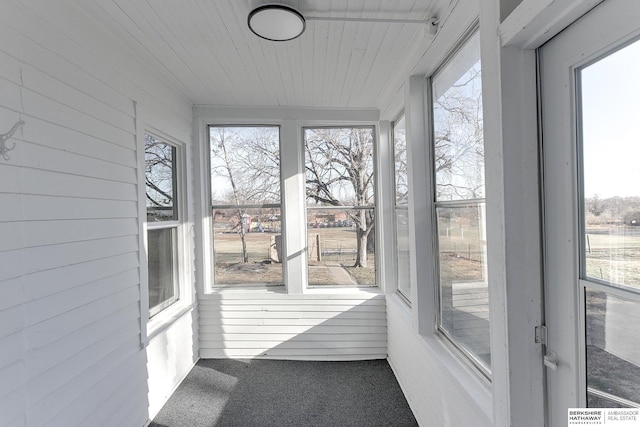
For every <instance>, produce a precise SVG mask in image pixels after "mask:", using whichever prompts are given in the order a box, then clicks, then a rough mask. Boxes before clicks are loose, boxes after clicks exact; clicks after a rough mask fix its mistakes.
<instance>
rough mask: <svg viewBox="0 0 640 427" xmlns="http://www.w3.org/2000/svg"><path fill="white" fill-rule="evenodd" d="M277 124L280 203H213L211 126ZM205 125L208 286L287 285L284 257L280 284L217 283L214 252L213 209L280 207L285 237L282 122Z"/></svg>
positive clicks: (212, 288) (210, 123)
mask: <svg viewBox="0 0 640 427" xmlns="http://www.w3.org/2000/svg"><path fill="white" fill-rule="evenodd" d="M234 127H235V128H277V129H278V155H279V164H278V174H279V176H278V181H279V185H280V203H257V204H256V203H248V204H242V205H234V204H224V205H223V204H220V205H214V204H213V198H212V188H213V180H212V177H211V129H212V128H234ZM204 129H205V137H206V144H204V145H205V149H206V156H205V157H206V160H205V162H206V171H205V173H206V181H207V185H206V188H207V193H206V194H205V200H206V205H205V208H206V209H207V214H206V218H209V221H208V222H209V224H208V227H207V228H208V231H209V232H208V233H207V234H208V236H207V237H206V239H207V241H208V246H209V250H208V251H206V255H205V256H207V257H208V258H209V263H210V269H209V270H210V271H209V272H208V277H210V282H209V286H208V289H209V291H216V290H220V289H224V288H229V287H232V288H236V289H242V288H247V287H252V288H256V287H258V288H266V287H269V288H273V287H282V286H284V287H286V286H287V283H286V277H285V269H286V262H287V260H286V258H285V259H284V260H282V262H281V266H282V283H281V284H268V283H263V282H250V283H242V284H226V283H216V273H215V269H216V252H215V236H214V217H213V210H214V209H220V210H229V209H279V211H280V218H281V219H280V227H281V233H280V234H281V235H282V236H283V238H284V235H285V233H286V224H285V223H286V221H285V220H284V207H283V199H284V194H283V193H284V186H283V178H282V175H283V174H282V124H281V123H263V121H259V120H258V121H249V122H222V123H218V122H207V123H206V124H205V125H204Z"/></svg>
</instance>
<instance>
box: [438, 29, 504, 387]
mask: <svg viewBox="0 0 640 427" xmlns="http://www.w3.org/2000/svg"><path fill="white" fill-rule="evenodd" d="M479 33H480V29H479V26H478V23H475V24H474V25H473V26H471V28H469V30H468V31H467V32H466V33H465V34H464V35H463V37H461V38H460V40H459V42H458V43H457V44H456V45H455V46H454V47H453V49H452V50H451V51H450V52H449V54H448V55H447V56H446V57H445V59H444V60H443V61H442V62H441V63H440V65H439V66H438V67H436V69H435V70H434V72H433V73H431V75H430V76H429V77H428V78H427V79H426V82H425V83H426V101H427V102H426V106H425V107H426V111H425V113H426V118H425V120H426V122H427V126H428V134H429V141H430V144H429V145H430V147H429V150H430V152H429V156H428V161H429V163H428V169H429V173H430V185H431V186H432V189H431V195H432V196H431V198H430V201H429V202H430V210H431V212H430V214H431V221H432V224H431V230H432V233H431V238H432V245H433V246H432V247H433V283H434V285H433V309H434V313H433V315H434V318H433V319H434V320H433V321H434V324H433V327H434V334H435V336H437V337H438V338H439V339H440V341H441V342H443V343H444V344H445V345H446V347H447V348H449V349H450V350H451V351H452V352H453V353H454V354H455V355H456V356H457V358H458V359H459V360H460V361H461V362H462V363H464V364H465V365H466V366H467V367H469V368H470V369H471V370H472V371H473V372H475V373H476V374H477V375H478V377H479V378H480V379H481V380H482V381H483V382H486V383H487V384H489V383H491V381H492V374H491V372H490V371H488V370H487V369H486V368H485V367H484V366H482V365H481V363H480V362H479V361H478V360H477V358H476V356H475V355H473V354H472V353H471V352H469V351H468V350H466V349H464V348H463V347H462V346H461V345H460V344H458V343H457V342H456V340H455V339H454V338H453V337H450V336H449V334H447V333H446V332H445V331H443V330H441V328H440V323H441V315H442V310H441V304H440V261H439V257H440V253H439V249H438V217H437V208H438V207H468V206H470V205H476V204H478V203H480V204H484V203H486V202H485V200H486V199H485V198H482V199H460V200H454V201H438V200H437V199H436V190H435V188H436V185H437V183H436V171H435V152H434V151H435V136H434V132H435V126H434V117H433V116H434V114H433V103H434V96H433V79H434V77H435V76H437V75H438V73H439V72H440V71H441V70H442V69H443V68H444V67H446V66H447V64H449V63H450V61H451V60H452V59H453V58H454V57H455V56H456V54H457V53H458V52H459V51H460V50H461V49H462V48H464V47H465V46H466V44H467V43H468V42H469V40H470V39H471V38H472V37H474V36H478V37H479ZM479 53H481V52H479ZM484 220H485V227H486V215H485V218H484ZM485 257H486V250H485ZM485 265H486V261H485ZM488 321H489V320H488ZM489 330H491V323H490V321H489Z"/></svg>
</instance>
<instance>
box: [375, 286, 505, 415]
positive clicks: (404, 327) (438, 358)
mask: <svg viewBox="0 0 640 427" xmlns="http://www.w3.org/2000/svg"><path fill="white" fill-rule="evenodd" d="M387 299H388V301H387V318H388V328H389V331H388V332H389V335H388V336H389V343H388V347H389V359H388V360H389V364H390V365H391V368H392V369H393V371H394V373H395V374H396V378H397V379H398V382H399V383H400V387H402V390H403V391H404V394H405V396H406V398H407V401H408V402H409V406H410V407H411V409H412V410H413V414H414V415H415V416H416V419H417V420H418V423H419V424H420V425H423V426H460V427H463V426H474V427H482V426H491V425H494V424H493V422H492V421H491V419H490V417H491V410H492V408H491V400H490V391H489V390H488V389H486V390H482V389H483V385H482V384H481V383H480V380H477V381H474V379H473V378H472V374H470V372H468V371H466V369H465V368H464V367H463V366H462V365H461V364H460V363H456V361H455V358H454V356H453V355H451V354H450V353H449V352H448V351H447V350H446V349H445V348H444V346H443V345H442V344H441V343H437V342H434V341H435V340H436V339H435V338H431V339H427V338H425V337H422V336H420V335H419V334H418V333H416V331H415V330H414V329H413V328H412V327H411V314H410V310H409V307H407V305H406V304H405V303H404V301H402V300H401V299H400V297H399V296H397V295H390V296H388V298H387ZM429 341H430V342H429ZM478 402H482V406H480V405H479V404H478Z"/></svg>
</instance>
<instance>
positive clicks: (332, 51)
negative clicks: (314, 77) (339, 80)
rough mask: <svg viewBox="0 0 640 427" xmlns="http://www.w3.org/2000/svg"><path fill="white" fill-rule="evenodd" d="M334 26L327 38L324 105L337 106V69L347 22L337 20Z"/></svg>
mask: <svg viewBox="0 0 640 427" xmlns="http://www.w3.org/2000/svg"><path fill="white" fill-rule="evenodd" d="M333 27H334V28H333V29H330V31H329V38H328V40H327V61H326V62H325V71H324V83H323V87H324V88H325V90H324V91H323V97H322V105H324V106H326V107H335V106H337V103H336V102H335V99H336V96H337V95H338V94H339V92H338V91H337V90H336V89H335V81H336V77H339V76H337V75H336V71H337V68H338V66H339V64H340V62H339V58H340V49H341V46H342V44H343V42H344V40H343V34H344V27H345V23H343V22H335V23H333Z"/></svg>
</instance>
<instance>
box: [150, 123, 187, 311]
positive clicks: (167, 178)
mask: <svg viewBox="0 0 640 427" xmlns="http://www.w3.org/2000/svg"><path fill="white" fill-rule="evenodd" d="M144 142H145V145H144V148H145V186H146V205H147V247H148V268H149V315H150V317H153V316H154V315H156V314H158V313H159V312H161V311H162V310H164V309H165V308H167V307H169V306H170V305H171V304H173V303H175V302H176V301H178V299H179V297H180V292H179V281H178V231H179V230H178V228H179V224H180V222H179V221H180V214H181V213H180V212H179V207H178V206H179V203H177V200H178V194H177V189H178V182H177V181H178V179H177V176H178V173H177V166H176V164H177V162H176V157H177V149H176V147H175V146H173V145H171V144H168V143H166V142H164V141H162V140H161V139H159V138H157V137H155V136H153V135H150V134H145V135H144Z"/></svg>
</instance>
